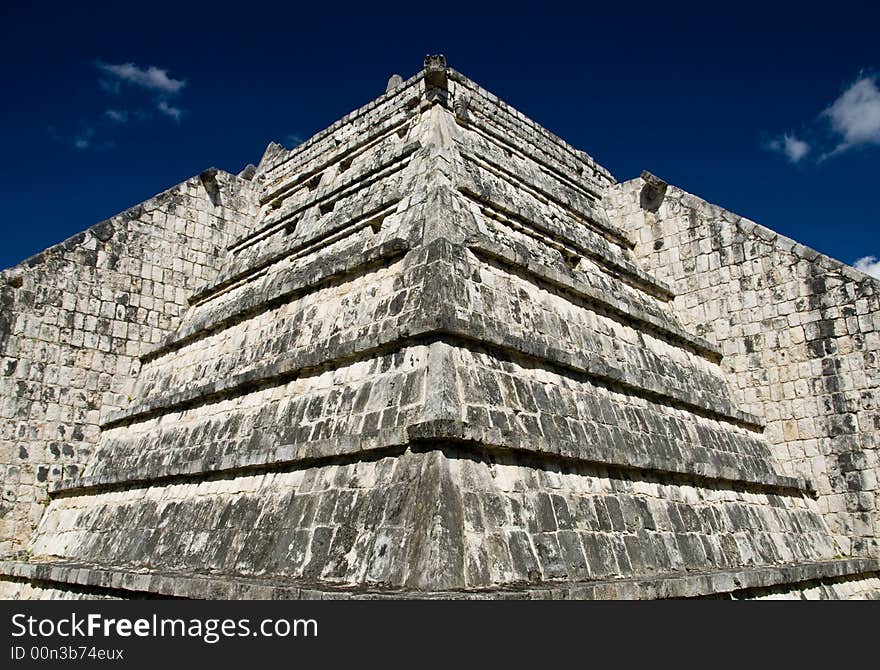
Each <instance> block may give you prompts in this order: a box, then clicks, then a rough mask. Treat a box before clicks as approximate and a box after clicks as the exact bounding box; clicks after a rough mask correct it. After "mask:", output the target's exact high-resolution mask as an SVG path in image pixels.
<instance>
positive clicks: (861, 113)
mask: <svg viewBox="0 0 880 670" xmlns="http://www.w3.org/2000/svg"><path fill="white" fill-rule="evenodd" d="M822 116H823V117H824V118H826V119H828V121H829V122H830V123H831V128H832V130H833V131H834V132H835V133H836V134H837V136H838V137H839V138H840V141H839V142H838V144H837V146H836V147H835V148H834V149H833V150H832V151H831V152H830V153H829V154H828V155H832V154H837V153H840V152H841V151H845V150H847V149H850V148H854V147H859V146H865V145H868V144H880V90H878V88H877V78H876V76H870V77H867V76H861V77H859V78H858V79H856V81H854V82H853V83H852V84H851V85H850V86H849V88H847V89H846V90H845V91H844V92H843V93H842V94H841V96H840V97H839V98H837V100H835V101H834V102H833V103H832V105H831V106H830V107H829V108H828V109H826V110H825V111H824V112H822Z"/></svg>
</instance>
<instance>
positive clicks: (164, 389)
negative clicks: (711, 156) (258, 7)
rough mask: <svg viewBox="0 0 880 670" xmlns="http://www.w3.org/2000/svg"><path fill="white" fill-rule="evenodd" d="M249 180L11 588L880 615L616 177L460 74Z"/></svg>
mask: <svg viewBox="0 0 880 670" xmlns="http://www.w3.org/2000/svg"><path fill="white" fill-rule="evenodd" d="M237 183H239V182H229V183H226V182H222V183H221V182H218V185H217V188H216V189H214V191H213V196H212V197H213V198H214V199H217V198H220V199H222V198H224V197H226V196H227V192H228V189H229V188H231V187H232V186H231V184H237ZM246 184H248V185H250V186H252V188H253V192H254V203H255V204H254V207H253V209H252V210H248V208H247V207H242V208H240V209H239V210H238V211H239V212H241V213H243V214H247V213H248V212H251V213H250V215H249V216H242V218H241V220H240V221H239V220H238V219H235V220H234V225H237V226H238V228H237V229H236V230H235V236H234V237H233V236H232V235H231V234H230V239H229V242H231V243H230V244H229V246H228V251H227V253H225V254H223V253H217V254H216V255H215V256H214V257H213V260H214V261H215V269H214V270H213V271H211V272H207V271H206V272H205V274H204V280H205V281H203V282H202V283H201V284H200V285H198V286H192V285H190V284H187V285H186V289H187V291H188V293H187V296H186V297H187V298H188V301H187V302H188V308H187V309H186V310H185V313H184V314H182V316H181V318H180V319H179V322H178V323H176V324H174V327H173V328H172V327H169V328H167V329H165V330H164V332H162V333H161V337H155V338H152V337H151V340H150V341H151V343H152V346H150V347H144V348H142V349H139V350H138V352H137V353H138V354H140V359H139V362H140V370H139V371H138V374H137V378H136V383H135V384H134V386H133V388H132V389H131V391H130V396H131V400H130V402H121V401H117V400H116V398H115V397H108V398H106V399H105V402H104V405H105V408H104V411H103V412H102V423H101V428H100V437H99V439H97V444H96V446H95V447H94V449H93V451H92V453H91V455H90V457H89V458H88V459H87V461H86V462H85V463H84V465H83V467H81V468H78V469H77V470H76V471H72V470H71V471H67V472H64V473H62V474H63V476H62V477H60V479H59V480H57V481H53V482H52V484H51V486H50V496H51V502H50V504H49V507H48V509H47V510H46V512H45V513H44V514H43V515H42V517H41V518H40V521H39V526H38V528H37V530H36V532H35V533H34V534H33V536H32V538H31V541H30V542H29V543H28V545H27V551H26V552H23V553H22V554H20V555H18V556H6V557H0V575H3V577H2V578H0V594H2V595H5V596H6V597H13V596H16V597H34V598H38V597H55V596H57V595H60V594H62V593H63V594H72V595H75V596H77V597H89V596H91V595H93V594H104V595H108V596H120V595H122V596H125V595H133V596H142V595H150V594H152V595H155V594H160V595H175V596H183V597H214V598H236V597H238V598H241V597H248V598H255V597H260V598H262V597H367V598H377V597H392V598H393V597H401V596H406V597H467V598H477V597H479V598H482V597H493V598H494V597H504V598H523V597H527V598H533V597H534V598H542V597H556V598H652V597H692V596H722V597H731V598H750V597H835V598H837V597H873V596H876V595H880V592H878V589H877V585H878V580H877V572H878V568H880V565H878V562H877V561H876V560H872V559H869V558H866V557H862V558H852V557H850V558H841V556H842V555H843V554H844V553H845V552H848V551H849V550H850V547H849V546H848V545H847V546H845V547H844V546H841V544H840V543H839V542H838V540H839V538H841V537H843V538H844V539H845V538H846V536H845V535H841V534H838V535H836V536H835V535H834V534H833V533H831V532H830V531H829V528H828V525H827V523H826V520H825V518H823V516H822V514H821V513H820V507H819V505H817V501H816V500H815V498H814V496H813V492H812V488H811V487H812V485H813V483H812V475H811V474H810V473H803V474H810V477H809V478H807V477H804V476H795V475H796V474H797V473H799V472H801V471H796V470H791V471H789V472H786V471H784V470H783V468H782V467H781V466H780V463H779V461H778V460H777V458H776V457H775V456H774V453H773V451H772V449H771V445H770V444H769V443H768V442H767V440H766V439H765V437H764V435H763V422H762V419H761V418H760V417H758V416H756V415H755V414H753V413H750V412H749V411H745V410H747V409H749V408H750V407H751V406H750V405H748V404H747V403H742V402H741V401H740V400H739V399H738V398H737V397H736V396H735V395H733V394H731V392H730V389H729V387H728V379H727V378H726V377H725V374H724V368H723V367H722V364H723V360H722V354H723V352H722V351H721V349H719V347H718V346H717V345H716V344H715V343H713V342H712V341H711V339H710V338H709V337H705V335H707V333H706V332H704V331H700V330H699V329H698V328H697V327H696V326H695V325H694V324H692V323H690V322H689V321H687V320H681V319H679V317H678V316H677V313H676V310H675V303H674V302H673V300H674V299H675V293H674V291H673V287H672V286H671V285H670V284H671V282H670V280H673V281H674V280H675V278H674V277H671V278H667V277H664V276H663V275H662V274H661V273H654V272H651V271H649V270H651V268H650V267H649V266H648V265H643V264H642V263H641V262H640V260H639V257H638V254H637V253H633V247H634V246H635V245H634V243H633V241H632V240H631V239H630V237H631V235H633V232H632V231H630V230H627V226H628V225H629V223H630V222H629V221H627V222H626V224H627V225H626V226H624V225H622V224H621V223H620V222H619V221H618V220H617V219H618V218H619V217H616V214H617V210H616V209H614V208H612V209H611V211H612V214H614V215H615V216H611V217H609V215H608V213H607V212H606V206H607V202H608V201H607V200H606V199H603V196H605V194H606V193H607V192H608V190H609V189H611V188H613V184H614V180H613V179H612V178H611V176H610V175H609V174H608V172H607V171H605V170H604V169H603V168H601V167H600V166H598V165H597V164H596V163H595V162H594V161H593V160H592V159H591V158H590V157H589V156H587V155H586V154H584V153H583V152H581V151H578V150H576V149H574V148H572V147H570V146H568V145H567V144H565V143H564V142H563V141H562V140H560V139H559V138H556V137H555V136H553V135H551V134H550V133H548V132H547V131H546V130H544V129H542V128H541V127H540V126H538V125H537V124H535V123H534V122H532V121H530V120H529V119H527V118H525V117H524V116H522V115H521V114H520V113H518V112H517V111H516V110H513V109H511V108H510V107H508V106H507V105H505V104H504V103H503V102H501V101H500V100H498V99H497V98H495V97H494V96H493V95H491V94H490V93H488V92H486V91H485V90H483V89H481V88H480V87H478V86H477V85H476V84H474V83H473V82H471V81H470V80H468V79H466V78H465V77H463V76H462V75H460V74H459V73H457V72H455V71H453V70H451V69H448V68H446V67H445V62H444V61H443V60H442V58H437V57H433V58H429V59H428V60H426V66H425V70H423V71H422V72H421V73H419V74H418V75H417V76H415V77H413V78H411V79H409V80H408V81H398V80H396V79H394V80H393V81H392V82H390V83H389V86H388V91H387V92H386V94H385V95H383V96H381V97H380V98H378V99H377V100H375V101H373V102H372V103H370V104H368V105H366V106H365V107H363V108H361V109H359V110H356V111H355V112H352V113H351V114H349V115H348V116H346V117H345V118H344V119H342V120H341V121H339V122H338V123H336V124H334V125H333V126H331V127H330V128H328V129H327V130H326V131H324V132H322V133H319V134H318V135H316V136H315V137H313V138H312V139H310V140H308V141H307V142H305V143H304V144H302V145H300V146H299V147H297V148H296V149H294V150H292V151H284V150H281V149H279V148H277V147H271V148H270V149H269V150H268V151H267V154H266V156H264V158H263V160H262V161H261V163H260V166H259V167H258V168H257V169H256V171H255V174H254V176H253V181H252V182H247V183H246ZM659 187H660V185H659V184H658V188H659ZM233 192H234V191H233ZM232 225H233V224H232V223H230V225H229V226H228V227H227V228H226V229H224V230H225V231H226V232H229V233H232ZM182 304H183V303H181V305H182ZM181 311H182V310H181ZM177 315H178V314H175V316H177ZM114 378H115V377H114ZM126 379H130V377H126ZM126 388H127V387H126ZM126 400H127V399H126ZM768 418H769V417H768ZM820 500H821V499H820Z"/></svg>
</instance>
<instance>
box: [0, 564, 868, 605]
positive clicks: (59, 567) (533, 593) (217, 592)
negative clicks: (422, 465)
mask: <svg viewBox="0 0 880 670" xmlns="http://www.w3.org/2000/svg"><path fill="white" fill-rule="evenodd" d="M878 571H880V561H878V560H877V559H870V558H848V559H836V560H830V561H819V562H812V563H797V564H789V565H759V566H749V567H742V568H739V569H735V570H717V571H712V572H699V573H667V574H662V575H652V576H648V577H634V578H624V579H602V580H597V581H579V582H567V583H566V582H533V583H521V584H503V585H499V586H498V587H497V588H493V589H463V590H456V591H450V590H442V591H427V590H426V591H413V590H404V589H393V588H384V589H383V588H381V587H379V586H353V585H349V584H333V583H322V582H319V581H307V580H282V581H279V580H278V579H277V578H270V579H267V578H265V577H257V576H251V575H237V574H221V573H191V572H182V571H180V572H174V571H156V572H144V571H135V570H133V569H132V568H126V567H111V566H104V565H96V564H91V563H76V562H67V561H55V562H49V561H46V562H39V561H32V562H27V561H14V560H0V575H2V576H3V578H4V579H20V580H23V581H28V582H31V583H34V582H39V583H44V584H50V585H52V586H55V585H58V586H61V587H65V588H66V587H68V585H77V586H85V587H89V588H95V589H100V590H101V591H104V592H107V593H112V592H115V593H119V592H124V593H126V594H142V593H152V594H155V595H157V596H159V597H169V596H170V597H176V598H187V599H209V600H210V599H218V600H237V599H251V600H263V599H276V600H308V599H316V600H317V599H346V600H348V599H370V600H374V599H442V600H452V599H479V600H485V599H492V600H494V599H500V600H507V599H515V600H522V599H526V600H532V599H546V598H548V597H550V598H552V599H568V600H610V599H614V600H646V599H657V598H699V597H705V596H710V595H714V594H735V593H743V592H746V591H748V590H751V589H763V588H769V587H782V586H787V587H789V588H788V589H786V590H791V589H792V588H799V587H802V585H807V584H811V583H813V582H815V581H817V580H833V581H837V580H845V579H848V578H852V577H860V578H862V579H869V578H872V577H876V576H877V574H878ZM129 597H130V596H129ZM135 597H137V596H135Z"/></svg>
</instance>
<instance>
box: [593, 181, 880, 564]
mask: <svg viewBox="0 0 880 670" xmlns="http://www.w3.org/2000/svg"><path fill="white" fill-rule="evenodd" d="M645 186H646V182H645V180H644V178H639V179H634V180H631V181H627V182H623V183H620V184H617V185H615V186H614V187H613V188H611V189H609V190H608V192H607V193H606V196H605V202H606V207H607V209H608V212H609V216H610V217H611V219H612V220H614V221H615V222H616V223H617V225H619V226H621V227H622V228H624V229H625V230H627V231H629V233H630V234H631V235H632V236H633V239H634V240H635V241H636V246H635V248H634V253H635V256H636V257H637V258H638V259H639V260H640V261H641V264H642V265H643V267H645V268H646V269H647V270H650V271H651V272H652V273H654V274H655V275H656V276H658V277H660V278H661V279H663V280H665V281H667V282H669V283H670V284H672V285H673V286H675V287H676V292H677V296H676V298H675V300H674V303H673V304H674V307H675V313H676V315H677V317H678V319H679V321H680V323H682V324H683V325H684V327H685V328H686V329H688V330H690V331H691V332H694V333H696V334H698V335H700V336H701V337H704V338H706V339H708V340H709V341H710V342H712V343H714V344H715V345H716V346H718V347H719V348H720V349H721V351H722V352H723V354H724V358H723V360H722V367H723V369H724V371H725V373H726V376H727V378H728V379H729V380H730V387H731V390H732V392H733V397H734V399H735V404H736V405H737V406H738V407H741V408H742V409H744V410H746V411H748V412H750V413H752V414H755V415H757V416H760V417H762V418H763V419H764V421H765V422H766V429H765V431H764V437H765V439H766V440H767V442H768V443H769V444H770V445H771V446H772V448H773V452H774V454H775V456H776V459H777V461H778V462H779V463H780V465H781V466H782V468H783V470H784V472H785V473H786V474H787V475H789V476H793V477H801V478H805V479H808V480H810V481H811V482H813V485H814V486H815V487H816V490H817V492H818V505H819V509H820V510H821V511H822V514H823V515H824V517H825V519H826V522H827V523H828V526H829V528H830V529H831V531H832V532H833V533H834V536H835V540H836V541H837V543H838V544H839V546H840V547H841V549H842V553H844V554H846V555H860V556H875V557H876V556H878V555H880V485H878V481H877V479H878V473H880V456H878V453H880V452H878V442H877V441H878V435H880V433H878V427H880V411H878V405H877V403H878V393H880V389H878V387H880V286H878V283H877V280H876V279H874V278H872V277H869V276H868V275H865V274H863V273H862V272H859V271H858V270H855V269H854V268H851V267H849V266H846V265H844V264H842V263H840V262H838V261H836V260H834V259H832V258H829V257H828V256H824V255H822V254H820V253H818V252H816V251H814V250H812V249H810V248H808V247H805V246H804V245H802V244H798V243H796V242H794V241H793V240H790V239H788V238H786V237H784V236H782V235H779V234H777V233H775V232H773V231H771V230H769V229H767V228H765V227H763V226H760V225H758V224H756V223H754V222H752V221H749V220H748V219H745V218H743V217H741V216H738V215H736V214H733V213H732V212H729V211H726V210H724V209H722V208H720V207H718V206H716V205H712V204H710V203H707V202H705V201H704V200H701V199H699V198H697V197H695V196H693V195H691V194H689V193H686V192H684V191H682V190H681V189H678V188H675V187H674V186H670V187H669V188H668V190H667V191H666V194H665V198H664V199H663V202H662V204H660V205H659V207H657V208H650V207H645V206H644V190H645Z"/></svg>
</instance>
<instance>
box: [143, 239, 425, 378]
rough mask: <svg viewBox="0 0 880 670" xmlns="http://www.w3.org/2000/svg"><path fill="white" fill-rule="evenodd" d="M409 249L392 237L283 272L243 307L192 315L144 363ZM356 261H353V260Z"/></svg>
mask: <svg viewBox="0 0 880 670" xmlns="http://www.w3.org/2000/svg"><path fill="white" fill-rule="evenodd" d="M409 250H410V244H409V241H408V240H405V239H403V238H394V239H391V240H389V241H388V242H385V243H383V244H380V245H379V246H376V247H372V248H371V249H368V250H367V251H365V252H363V253H362V254H361V255H360V256H359V257H355V258H353V257H352V255H351V254H350V253H347V250H343V251H341V252H338V253H335V254H333V255H332V256H330V257H329V258H328V257H327V256H322V257H320V258H316V259H315V260H314V261H312V262H310V263H308V264H307V265H305V266H303V267H302V268H298V269H296V270H293V271H292V272H289V273H282V276H281V277H278V278H277V279H276V280H275V281H273V285H272V289H271V290H270V291H269V292H268V293H263V294H261V296H260V299H259V300H258V301H255V302H254V304H252V305H247V306H244V307H243V306H242V304H241V302H240V301H237V302H235V303H231V304H230V305H228V306H227V307H226V308H225V309H223V310H222V311H221V315H220V316H216V315H211V316H209V317H207V318H200V317H199V316H198V315H195V316H194V317H193V318H192V319H189V320H188V321H186V323H185V324H182V325H181V327H180V328H179V329H178V330H177V331H175V332H173V333H172V334H171V335H169V336H168V338H167V339H166V341H165V342H163V343H162V344H161V345H159V346H158V347H156V348H155V349H153V350H152V351H148V352H147V353H145V354H144V355H142V356H141V359H140V360H141V362H142V363H146V362H148V361H151V360H154V359H156V358H158V357H159V356H162V355H164V354H167V353H170V352H172V351H175V350H177V349H180V348H181V347H183V346H184V345H187V344H190V343H192V342H194V341H196V340H200V339H203V338H204V337H207V336H208V335H210V334H211V333H215V332H217V331H218V330H222V329H225V328H229V327H230V326H233V325H235V324H237V323H240V322H242V321H244V320H246V319H249V318H252V317H254V316H256V315H258V314H261V313H263V312H267V311H269V310H271V309H274V308H275V307H278V306H279V305H282V304H284V303H286V302H290V301H292V300H297V299H300V298H303V297H305V296H307V295H309V294H310V293H314V292H316V291H319V290H321V289H324V288H328V287H331V286H336V285H339V284H342V283H344V282H347V281H350V280H352V279H355V278H357V277H360V276H361V275H364V274H367V273H369V272H372V271H374V270H377V269H380V268H383V267H387V266H389V265H391V264H392V263H394V261H396V260H397V259H399V258H402V257H403V256H404V255H405V254H406V252H407V251H409ZM353 261H355V262H356V263H353Z"/></svg>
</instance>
